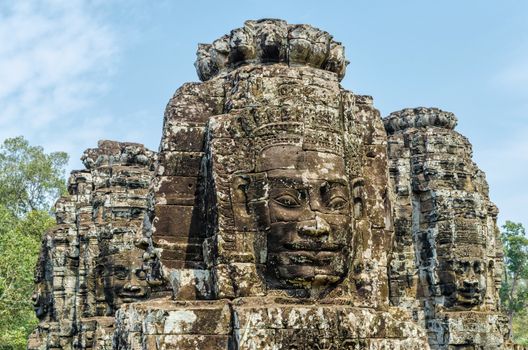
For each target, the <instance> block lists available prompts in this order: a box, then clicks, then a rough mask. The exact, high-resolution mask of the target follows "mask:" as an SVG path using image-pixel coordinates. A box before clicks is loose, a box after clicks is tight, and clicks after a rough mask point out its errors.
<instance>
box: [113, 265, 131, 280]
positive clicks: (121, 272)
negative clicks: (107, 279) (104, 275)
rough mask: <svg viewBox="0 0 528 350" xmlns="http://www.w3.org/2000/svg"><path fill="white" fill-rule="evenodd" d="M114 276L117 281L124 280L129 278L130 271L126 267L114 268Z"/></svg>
mask: <svg viewBox="0 0 528 350" xmlns="http://www.w3.org/2000/svg"><path fill="white" fill-rule="evenodd" d="M114 276H115V278H117V279H120V280H124V279H126V278H127V277H128V269H127V268H126V267H125V266H116V267H115V268H114Z"/></svg>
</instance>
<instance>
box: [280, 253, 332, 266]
mask: <svg viewBox="0 0 528 350" xmlns="http://www.w3.org/2000/svg"><path fill="white" fill-rule="evenodd" d="M283 254H286V255H287V260H288V262H289V263H293V264H296V265H305V264H307V265H317V266H327V265H329V264H331V263H332V262H333V261H334V260H335V258H336V257H337V256H339V254H338V253H337V252H335V251H310V250H308V251H307V250H298V251H295V252H284V253H283Z"/></svg>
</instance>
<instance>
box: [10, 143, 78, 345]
mask: <svg viewBox="0 0 528 350" xmlns="http://www.w3.org/2000/svg"><path fill="white" fill-rule="evenodd" d="M67 161H68V156H67V155H66V154H65V153H63V152H57V153H50V154H46V153H44V151H43V149H42V147H36V146H30V145H29V143H28V142H27V141H26V140H25V139H24V138H22V137H16V138H12V139H7V140H5V141H4V143H3V144H2V145H1V146H0V349H25V348H26V343H27V337H28V335H29V333H30V332H31V331H32V330H33V329H34V328H35V326H36V324H37V319H36V317H35V312H34V310H33V303H32V300H31V295H32V294H33V287H34V282H33V278H34V270H35V265H36V262H37V258H38V253H39V249H40V244H41V236H42V234H43V232H45V231H46V230H47V229H48V228H50V227H51V226H53V225H54V223H55V220H54V218H53V217H52V216H51V215H50V207H51V203H52V202H53V201H54V200H55V199H56V198H57V197H58V196H59V194H61V193H63V192H64V191H65V181H64V178H63V173H64V166H65V165H66V163H67Z"/></svg>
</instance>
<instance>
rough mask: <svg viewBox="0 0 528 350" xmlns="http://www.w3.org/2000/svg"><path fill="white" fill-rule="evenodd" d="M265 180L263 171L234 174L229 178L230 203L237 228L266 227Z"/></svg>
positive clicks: (242, 229) (267, 217) (252, 228)
mask: <svg viewBox="0 0 528 350" xmlns="http://www.w3.org/2000/svg"><path fill="white" fill-rule="evenodd" d="M266 184H267V180H266V174H265V173H257V174H250V175H248V174H240V175H234V176H233V178H232V180H231V191H230V193H231V205H232V208H233V216H234V219H235V226H236V228H237V230H241V231H248V230H249V231H253V230H256V229H257V227H261V228H262V227H267V226H268V224H269V222H268V221H269V220H268V219H269V215H268V213H267V212H265V211H266V209H267V207H266V203H265V199H266V198H267V195H268V194H267V186H266Z"/></svg>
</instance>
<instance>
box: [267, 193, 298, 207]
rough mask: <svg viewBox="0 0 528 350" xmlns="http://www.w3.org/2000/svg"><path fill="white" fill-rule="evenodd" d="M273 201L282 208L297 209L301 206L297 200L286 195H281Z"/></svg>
mask: <svg viewBox="0 0 528 350" xmlns="http://www.w3.org/2000/svg"><path fill="white" fill-rule="evenodd" d="M273 200H274V201H275V202H277V203H279V204H280V205H282V206H283V207H287V208H297V207H300V206H301V203H300V202H299V200H298V199H297V198H295V197H294V196H292V195H291V194H288V193H284V194H281V195H279V196H277V197H275V198H274V199H273Z"/></svg>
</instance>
